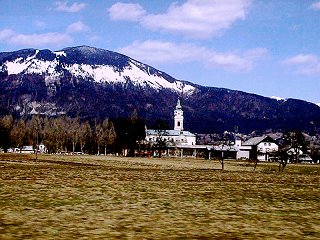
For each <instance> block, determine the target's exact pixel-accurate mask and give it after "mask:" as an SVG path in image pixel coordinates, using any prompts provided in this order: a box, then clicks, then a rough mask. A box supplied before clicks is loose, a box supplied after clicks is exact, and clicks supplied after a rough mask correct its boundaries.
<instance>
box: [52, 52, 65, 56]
mask: <svg viewBox="0 0 320 240" xmlns="http://www.w3.org/2000/svg"><path fill="white" fill-rule="evenodd" d="M53 53H54V54H55V55H56V56H57V57H60V56H64V57H66V56H67V54H66V53H65V52H64V51H58V52H53Z"/></svg>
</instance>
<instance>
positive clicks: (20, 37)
mask: <svg viewBox="0 0 320 240" xmlns="http://www.w3.org/2000/svg"><path fill="white" fill-rule="evenodd" d="M0 41H3V42H6V43H9V44H14V45H22V46H25V47H43V46H47V45H54V46H60V45H64V44H68V43H71V42H72V39H71V37H70V36H69V35H67V34H65V33H57V32H49V33H42V34H20V33H16V32H14V31H13V30H11V29H4V30H2V31H0Z"/></svg>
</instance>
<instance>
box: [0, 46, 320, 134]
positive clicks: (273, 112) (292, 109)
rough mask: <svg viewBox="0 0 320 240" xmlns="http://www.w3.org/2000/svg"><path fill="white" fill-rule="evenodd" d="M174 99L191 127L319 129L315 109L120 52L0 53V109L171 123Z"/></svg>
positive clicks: (318, 114)
mask: <svg viewBox="0 0 320 240" xmlns="http://www.w3.org/2000/svg"><path fill="white" fill-rule="evenodd" d="M178 97H180V98H181V101H182V105H183V110H184V113H185V119H186V121H185V128H186V129H188V130H190V131H193V132H207V133H210V132H220V131H224V130H233V129H234V127H235V126H238V128H239V131H240V132H249V131H253V130H266V129H274V130H286V129H293V128H295V129H299V130H305V131H311V132H314V131H317V132H320V107H318V106H317V105H315V104H313V103H308V102H305V101H302V100H296V99H287V100H276V99H271V98H267V97H262V96H259V95H255V94H249V93H245V92H241V91H234V90H229V89H221V88H215V87H205V86H199V85H196V84H193V83H190V82H187V81H181V80H177V79H175V78H174V77H172V76H170V75H168V74H167V73H164V72H162V71H159V70H157V69H155V68H153V67H151V66H148V65H146V64H143V63H141V62H139V61H136V60H134V59H132V58H130V57H127V56H125V55H122V54H119V53H116V52H111V51H107V50H103V49H97V48H92V47H87V46H80V47H71V48H65V49H62V50H59V51H51V50H37V49H25V50H19V51H15V52H3V53H0V114H1V115H4V114H9V113H11V114H14V115H16V116H20V117H27V116H29V115H30V114H41V115H48V116H57V115H64V114H67V115H69V116H77V115H78V116H80V117H81V118H82V119H93V118H105V117H109V118H126V117H129V116H130V115H131V113H132V112H133V111H134V109H137V110H138V113H139V117H140V118H143V119H145V120H146V122H147V124H148V126H150V127H152V126H153V125H154V122H155V120H157V119H161V120H164V121H167V122H168V123H169V124H172V117H173V116H172V114H173V109H174V106H175V104H176V101H177V98H178Z"/></svg>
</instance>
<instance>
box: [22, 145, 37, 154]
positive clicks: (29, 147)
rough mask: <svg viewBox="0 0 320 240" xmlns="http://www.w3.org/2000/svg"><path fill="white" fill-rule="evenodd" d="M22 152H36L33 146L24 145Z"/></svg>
mask: <svg viewBox="0 0 320 240" xmlns="http://www.w3.org/2000/svg"><path fill="white" fill-rule="evenodd" d="M20 152H21V153H34V149H33V146H23V147H22V149H21V151H20Z"/></svg>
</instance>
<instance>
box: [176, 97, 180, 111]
mask: <svg viewBox="0 0 320 240" xmlns="http://www.w3.org/2000/svg"><path fill="white" fill-rule="evenodd" d="M176 109H181V103H180V98H178V102H177V106H176Z"/></svg>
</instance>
